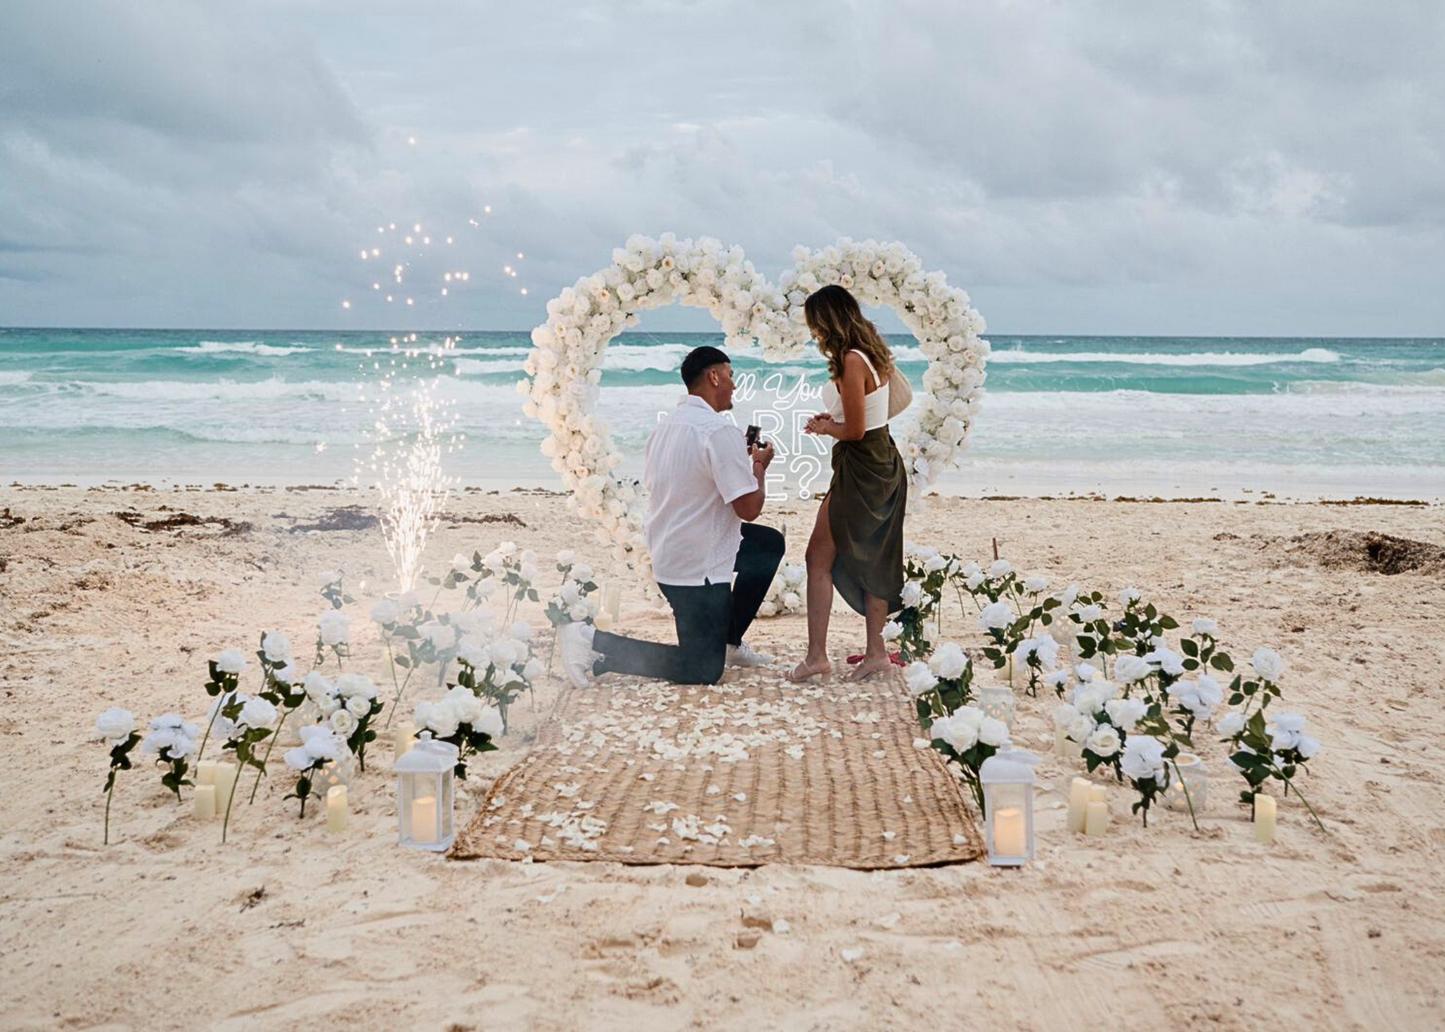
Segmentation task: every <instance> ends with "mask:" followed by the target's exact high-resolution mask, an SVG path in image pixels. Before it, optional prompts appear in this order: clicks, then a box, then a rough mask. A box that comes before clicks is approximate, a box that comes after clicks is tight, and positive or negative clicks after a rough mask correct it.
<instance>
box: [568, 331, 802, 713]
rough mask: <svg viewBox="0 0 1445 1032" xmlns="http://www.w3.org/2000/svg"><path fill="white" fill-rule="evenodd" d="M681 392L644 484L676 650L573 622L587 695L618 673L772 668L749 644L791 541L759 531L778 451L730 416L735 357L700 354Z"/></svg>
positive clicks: (703, 679) (684, 674)
mask: <svg viewBox="0 0 1445 1032" xmlns="http://www.w3.org/2000/svg"><path fill="white" fill-rule="evenodd" d="M682 382H683V383H684V384H686V385H687V397H686V398H684V399H683V400H682V402H681V403H679V404H678V406H677V408H676V409H675V410H674V411H673V412H672V413H671V414H670V415H669V416H668V417H667V418H666V419H664V420H662V421H661V422H659V423H658V425H657V428H656V429H655V430H653V432H652V437H651V438H650V439H649V440H648V442H647V465H646V471H645V473H644V474H643V480H644V483H645V484H646V486H647V491H648V495H649V498H650V508H649V511H648V516H647V545H648V548H649V550H650V551H651V552H652V572H653V574H654V576H656V578H657V586H658V587H659V588H661V589H662V593H663V594H664V595H666V596H667V601H668V603H669V604H671V606H672V615H673V620H674V621H675V622H676V624H677V644H676V645H660V644H658V643H656V642H650V641H638V640H637V639H634V638H624V637H622V636H621V635H618V634H610V633H608V632H606V631H596V632H595V633H594V630H593V628H592V627H591V626H590V625H588V624H585V623H570V624H567V625H565V626H564V627H563V628H562V630H561V632H560V633H559V636H558V637H559V641H560V642H561V645H562V663H563V666H564V667H565V668H566V671H567V677H568V679H569V680H571V682H572V683H573V684H574V685H576V686H577V687H579V688H582V687H585V686H586V684H587V682H588V681H589V679H590V678H591V677H592V675H594V674H602V673H607V672H609V671H610V672H615V673H620V674H640V675H642V676H644V677H656V678H663V679H665V680H668V681H673V682H676V683H678V684H715V683H717V680H718V678H720V677H721V676H722V672H723V667H724V666H725V665H726V666H749V667H751V666H764V665H766V664H767V663H770V662H772V657H771V656H765V655H761V654H759V653H755V652H753V650H752V649H750V648H748V647H747V646H746V645H744V644H743V634H744V633H746V631H747V629H748V625H749V624H751V623H752V622H753V618H754V617H755V616H757V613H758V608H759V607H760V606H761V605H762V604H763V599H764V598H766V597H767V592H768V587H769V585H770V584H771V583H772V580H773V574H774V573H776V572H777V569H778V564H779V563H780V562H782V559H783V551H784V543H783V535H782V534H781V533H779V532H778V531H776V530H774V529H773V528H772V527H763V526H759V525H758V524H756V523H754V522H753V521H754V520H756V519H757V518H758V517H759V516H760V515H761V514H762V511H763V501H764V497H765V495H766V490H765V487H764V479H763V478H764V473H765V471H766V470H767V468H768V463H770V462H772V461H773V447H772V445H770V444H759V445H752V446H750V445H748V444H747V443H746V441H745V440H744V438H743V435H742V434H741V433H739V431H738V428H737V427H736V426H734V425H733V424H732V423H731V422H730V421H729V420H728V419H726V418H725V417H724V416H722V415H721V413H723V412H726V411H728V410H729V409H731V408H732V407H733V372H732V363H731V361H730V360H729V359H728V356H727V355H726V354H725V353H724V352H722V351H720V350H719V349H717V348H714V347H701V348H696V349H694V350H693V351H692V352H691V353H690V354H689V355H688V356H687V358H686V359H684V360H683V363H682ZM734 572H736V573H737V581H736V582H735V583H734V581H733V573H734Z"/></svg>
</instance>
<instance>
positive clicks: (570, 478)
mask: <svg viewBox="0 0 1445 1032" xmlns="http://www.w3.org/2000/svg"><path fill="white" fill-rule="evenodd" d="M612 259H613V264H612V265H611V266H609V267H608V268H606V269H603V270H602V271H600V272H598V273H596V274H594V275H592V276H584V277H582V278H581V279H579V280H578V281H577V282H576V284H575V285H574V286H572V287H568V288H565V289H564V290H562V292H561V293H560V294H558V296H557V297H555V298H553V299H552V300H551V301H549V302H548V303H547V321H546V322H545V323H543V324H542V325H541V326H538V327H537V328H536V329H534V330H533V331H532V344H533V351H532V354H531V356H530V357H529V358H528V361H527V366H526V368H527V372H528V376H529V379H528V380H524V381H522V383H521V384H520V385H519V390H520V391H521V392H523V393H524V394H526V396H527V399H528V400H527V408H526V411H527V412H528V413H529V414H531V413H533V412H535V414H536V417H537V418H538V419H539V420H541V421H542V423H543V424H544V425H545V426H546V427H547V429H548V430H549V431H550V436H549V437H548V438H547V439H546V440H544V441H543V444H542V453H543V454H544V455H546V456H548V457H549V458H550V459H551V461H552V467H553V469H555V470H556V471H557V472H558V473H559V474H561V477H562V482H563V484H564V485H566V486H567V487H568V488H569V489H571V490H572V491H574V492H578V491H579V489H581V488H584V486H585V488H586V495H587V497H586V498H585V499H583V498H580V497H578V495H577V494H576V493H574V495H573V497H572V498H571V499H570V502H571V504H572V505H573V506H574V508H576V509H577V510H578V511H580V512H582V513H583V514H584V515H588V516H591V517H592V518H595V519H598V520H599V521H602V526H601V528H600V529H599V533H601V534H604V535H605V536H606V538H607V540H608V541H609V542H611V543H615V544H616V552H617V555H618V557H619V558H620V559H624V560H627V561H630V562H634V563H637V564H640V565H645V564H647V563H649V562H650V558H649V557H648V555H647V554H646V548H645V545H644V544H643V541H644V538H643V536H642V525H643V522H642V521H643V518H644V516H645V515H646V512H647V499H646V498H645V497H644V496H643V495H642V493H641V492H640V491H633V490H626V489H625V488H624V485H622V484H620V483H619V482H618V480H617V478H616V475H615V472H614V471H615V470H616V469H617V467H618V466H619V465H620V464H621V462H622V456H621V454H620V453H619V452H618V451H617V448H616V446H615V445H614V444H613V441H612V437H611V435H610V434H609V433H608V431H607V428H606V426H604V425H603V424H602V423H601V421H599V420H597V419H596V418H595V416H593V415H592V408H593V406H594V405H595V403H596V398H597V386H596V385H597V381H598V380H599V379H600V373H601V368H602V361H603V356H604V354H605V352H606V348H607V344H608V343H609V342H610V341H611V340H612V339H613V338H614V337H616V336H617V335H618V334H619V333H621V332H622V331H623V330H624V329H625V328H627V327H631V326H636V325H637V323H638V320H639V315H640V313H641V312H644V311H650V310H652V309H655V308H661V307H663V306H665V305H669V304H672V303H674V302H677V303H680V304H684V305H689V306H692V307H696V308H706V309H708V310H709V311H710V312H711V313H712V314H713V316H714V317H715V318H716V319H717V320H718V323H719V324H720V326H721V328H722V331H723V333H724V334H725V335H726V338H727V339H726V346H727V347H729V348H733V349H742V348H745V347H747V346H748V345H749V344H750V343H751V342H752V341H753V340H756V341H757V343H758V344H759V345H760V346H761V348H762V353H763V357H764V358H766V359H768V360H770V361H782V360H787V359H796V358H797V357H798V356H799V355H801V354H802V353H803V352H804V350H805V348H806V347H807V343H808V340H809V335H808V331H807V326H806V324H805V322H804V319H803V303H804V301H805V300H806V298H807V295H808V293H809V292H811V291H813V290H816V289H817V288H818V287H820V286H824V285H826V284H831V283H837V284H841V285H843V286H846V287H847V288H848V289H850V290H852V291H853V292H854V294H855V296H856V297H857V298H858V301H859V303H860V304H863V305H868V306H879V305H881V306H887V307H889V308H891V309H892V310H893V311H894V312H896V313H897V315H898V317H899V319H900V320H901V321H902V322H903V324H904V326H905V327H907V328H908V330H909V331H910V332H912V333H913V335H914V336H915V337H916V338H917V339H918V344H919V350H920V351H921V352H922V353H923V354H924V355H925V356H926V357H927V358H928V360H929V367H928V370H927V372H926V373H925V374H924V377H923V383H922V387H923V388H924V389H925V390H926V391H928V392H930V393H929V394H926V395H925V394H920V396H919V399H918V401H919V404H918V405H917V409H918V413H919V416H918V420H917V423H916V424H915V425H914V426H912V427H911V428H910V429H909V431H908V432H907V433H906V434H904V435H901V439H900V440H899V449H900V451H901V452H902V453H903V454H904V455H905V456H908V457H909V458H908V460H907V465H908V469H909V477H910V483H911V487H912V490H911V491H910V497H911V498H912V499H914V500H917V501H921V499H922V496H923V494H924V492H925V491H926V489H927V488H928V487H929V486H930V485H931V484H932V483H933V481H934V479H935V478H936V476H937V474H938V473H939V472H940V471H942V470H944V469H946V468H948V467H950V466H951V465H953V464H954V463H955V462H956V461H957V459H958V455H959V452H960V451H961V450H962V449H963V448H964V447H965V442H966V436H967V433H968V429H969V426H970V424H971V422H972V419H973V416H974V413H975V412H976V410H977V406H978V402H979V400H980V398H981V397H982V394H983V383H984V379H985V375H984V366H985V362H986V360H987V357H988V354H989V344H988V341H986V340H984V339H982V338H980V337H979V336H978V334H980V333H982V332H983V329H984V322H983V318H982V316H980V315H979V314H978V312H976V311H975V310H974V309H973V308H972V307H971V306H970V304H969V298H968V295H967V294H966V293H964V291H962V290H961V289H959V288H957V287H951V286H949V285H948V280H947V277H946V276H945V275H944V274H943V273H942V272H937V271H934V272H925V271H924V268H923V262H922V260H921V259H919V258H918V257H917V256H916V255H914V254H913V253H912V252H910V251H909V250H908V249H907V248H906V247H904V246H903V245H902V244H898V243H891V244H889V243H883V244H880V243H878V242H877V241H873V240H865V241H861V242H859V241H853V240H848V239H843V240H839V241H837V242H836V243H835V244H833V245H832V246H830V247H825V248H823V249H821V250H818V251H813V250H810V249H808V248H806V247H798V248H795V249H794V251H793V261H794V265H793V268H792V269H790V270H788V271H786V272H784V273H783V274H782V276H780V277H779V279H778V282H777V284H776V285H773V284H771V283H769V282H768V280H767V278H766V277H764V276H762V275H761V274H759V273H758V272H757V270H756V269H755V268H754V267H753V265H752V263H751V262H749V261H746V260H745V258H744V256H743V250H742V248H740V247H732V248H724V247H723V245H722V244H721V243H720V242H719V241H717V240H714V239H711V238H708V237H703V238H700V239H698V240H696V241H694V240H692V239H682V240H679V239H678V238H677V237H676V236H675V235H674V234H671V233H664V234H663V235H662V236H661V237H660V238H658V239H656V240H653V239H651V238H648V237H644V236H640V235H634V236H631V237H629V238H628V239H627V242H626V244H625V245H624V246H623V247H620V248H617V249H616V250H614V251H613V253H612ZM589 420H590V422H588V421H589ZM582 425H587V426H588V427H589V428H591V429H589V432H588V433H587V434H585V435H584V434H578V433H576V432H575V430H576V428H577V427H578V426H582ZM619 509H620V511H619Z"/></svg>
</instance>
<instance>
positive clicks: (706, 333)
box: [0, 326, 1445, 341]
mask: <svg viewBox="0 0 1445 1032" xmlns="http://www.w3.org/2000/svg"><path fill="white" fill-rule="evenodd" d="M534 328H535V327H533V328H528V329H469V330H468V329H452V330H437V329H432V330H423V329H415V328H413V329H392V328H385V327H352V328H350V329H340V328H337V327H320V328H317V327H302V326H0V333H6V332H9V331H11V330H25V331H34V330H50V331H125V332H130V333H398V334H399V333H427V334H468V333H514V334H524V335H530V334H531V332H532V329H534ZM663 333H665V334H677V335H684V334H685V335H688V336H697V337H717V336H723V335H724V334H723V333H722V331H721V330H645V329H635V330H623V331H622V332H621V333H619V334H617V336H618V337H626V336H632V335H638V334H651V335H653V336H656V335H658V334H663ZM883 336H885V337H914V334H912V333H910V332H908V331H907V330H903V331H901V332H897V333H891V332H884V333H883ZM979 336H981V337H983V338H984V339H987V338H988V337H990V336H1000V337H1068V338H1073V339H1090V338H1095V339H1109V338H1136V339H1146V340H1166V339H1171V338H1173V339H1180V338H1183V339H1189V340H1316V341H1330V340H1379V341H1412V340H1425V341H1445V335H1441V336H1431V335H1426V334H1408V335H1403V336H1401V335H1389V336H1384V335H1382V336H1369V335H1336V336H1322V335H1318V334H1298V333H1296V334H1260V333H1238V334H1228V333H1119V332H1110V333H1068V332H1063V331H1057V330H1053V331H1040V332H1033V333H1011V332H1004V331H1001V330H985V331H984V332H983V333H982V334H979ZM614 339H615V338H614ZM915 339H916V338H915Z"/></svg>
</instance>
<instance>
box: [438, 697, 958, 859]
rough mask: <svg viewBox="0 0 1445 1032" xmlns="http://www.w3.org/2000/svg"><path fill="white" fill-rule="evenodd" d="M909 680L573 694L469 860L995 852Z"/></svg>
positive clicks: (475, 823)
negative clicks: (928, 743)
mask: <svg viewBox="0 0 1445 1032" xmlns="http://www.w3.org/2000/svg"><path fill="white" fill-rule="evenodd" d="M919 734H920V729H919V727H918V723H917V721H916V719H915V718H914V714H913V706H912V703H911V701H910V700H909V699H908V697H907V695H906V693H905V692H904V691H903V689H902V688H901V686H899V685H897V684H879V685H869V684H863V685H851V684H849V685H844V684H827V685H822V686H816V685H806V686H802V687H797V686H794V685H790V684H786V683H778V681H777V679H776V677H767V678H765V677H762V676H757V675H753V676H746V677H743V678H742V679H739V680H735V681H731V682H728V683H725V684H719V685H708V686H694V687H689V686H678V685H672V684H665V683H662V682H658V681H643V682H638V681H635V680H631V679H627V680H618V681H615V682H614V683H610V684H606V685H604V686H596V687H592V688H588V689H587V690H585V691H578V690H575V689H570V688H569V689H566V690H565V691H564V692H563V694H562V695H561V696H560V697H559V698H558V700H557V704H556V707H555V708H554V710H553V712H552V714H551V716H550V717H549V718H548V719H547V720H546V721H545V722H544V724H543V725H542V727H541V729H540V730H539V734H538V740H537V744H536V746H535V747H534V748H533V750H532V751H531V753H529V754H528V756H527V757H526V758H525V759H523V760H522V761H521V762H520V763H518V764H517V765H516V766H514V767H513V768H511V769H510V770H509V771H507V772H506V773H505V774H503V775H502V777H501V778H499V779H498V780H497V782H496V783H495V784H494V785H493V786H492V789H491V791H490V792H488V793H487V797H486V799H485V800H484V801H483V803H482V808H481V811H480V812H479V813H478V814H477V816H476V817H475V818H474V819H473V820H472V822H471V824H470V825H468V826H467V827H466V828H465V829H464V830H463V831H462V833H461V834H460V835H459V836H458V838H457V841H456V843H455V845H453V847H452V849H451V853H450V855H451V856H452V857H453V858H456V859H474V858H477V857H493V858H498V859H506V860H520V859H523V858H525V857H528V856H530V857H531V858H532V859H534V860H613V861H619V862H621V863H627V864H660V863H688V864H711V865H714V866H719V867H753V866H757V865H759V864H776V863H785V864H828V865H833V866H838V867H853V868H860V869H865V870H871V869H877V868H890V867H921V866H927V865H931V864H945V863H957V862H960V861H966V860H972V859H974V858H976V857H978V856H979V855H980V854H981V853H982V852H983V844H982V842H981V841H980V839H979V835H978V832H977V830H976V829H975V827H974V822H973V817H972V814H971V812H970V808H969V805H968V804H967V803H966V802H965V799H964V794H963V790H962V786H961V785H960V784H959V782H958V781H956V780H955V779H954V777H953V776H952V775H951V774H950V773H949V772H948V770H947V769H946V768H945V766H944V763H943V758H942V757H941V756H940V755H939V754H938V753H937V752H936V751H934V750H933V749H918V748H915V747H914V741H915V739H916V738H917V737H918V735H919Z"/></svg>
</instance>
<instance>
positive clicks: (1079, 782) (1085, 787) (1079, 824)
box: [1069, 778, 1091, 832]
mask: <svg viewBox="0 0 1445 1032" xmlns="http://www.w3.org/2000/svg"><path fill="white" fill-rule="evenodd" d="M1090 787H1091V786H1090V785H1089V781H1088V779H1087V778H1075V779H1074V780H1073V781H1071V782H1069V830H1070V831H1074V832H1079V831H1083V830H1084V818H1085V817H1086V816H1087V815H1088V808H1089V789H1090Z"/></svg>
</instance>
